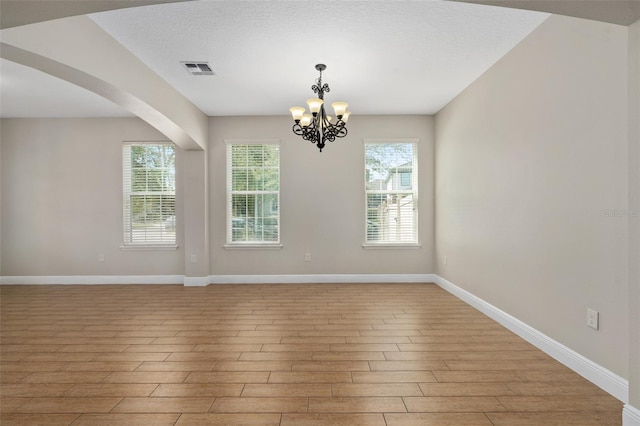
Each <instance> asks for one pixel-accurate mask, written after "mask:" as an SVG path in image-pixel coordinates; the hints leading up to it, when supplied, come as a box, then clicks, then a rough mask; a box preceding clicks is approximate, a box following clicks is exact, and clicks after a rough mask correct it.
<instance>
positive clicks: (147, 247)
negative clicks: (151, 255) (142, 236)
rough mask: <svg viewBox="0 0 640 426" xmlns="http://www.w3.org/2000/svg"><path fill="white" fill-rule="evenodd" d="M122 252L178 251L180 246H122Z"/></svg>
mask: <svg viewBox="0 0 640 426" xmlns="http://www.w3.org/2000/svg"><path fill="white" fill-rule="evenodd" d="M120 250H178V245H175V244H174V245H151V244H135V245H134V244H131V245H123V246H120Z"/></svg>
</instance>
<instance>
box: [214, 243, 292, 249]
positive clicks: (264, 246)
mask: <svg viewBox="0 0 640 426" xmlns="http://www.w3.org/2000/svg"><path fill="white" fill-rule="evenodd" d="M224 248H225V249H227V250H245V249H246V250H280V249H282V244H225V245H224Z"/></svg>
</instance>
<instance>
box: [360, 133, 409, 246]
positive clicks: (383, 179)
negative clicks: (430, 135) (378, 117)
mask: <svg viewBox="0 0 640 426" xmlns="http://www.w3.org/2000/svg"><path fill="white" fill-rule="evenodd" d="M364 151H365V192H366V203H367V210H366V211H367V213H366V243H367V244H385V243H389V244H396V243H399V244H402V243H404V244H417V243H418V204H417V200H418V167H417V165H418V164H417V153H416V151H417V143H416V142H382V141H381V142H375V143H369V142H368V141H365V149H364Z"/></svg>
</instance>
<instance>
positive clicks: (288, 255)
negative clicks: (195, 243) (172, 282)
mask: <svg viewBox="0 0 640 426" xmlns="http://www.w3.org/2000/svg"><path fill="white" fill-rule="evenodd" d="M292 125H293V122H292V121H291V119H290V118H289V117H215V118H211V119H210V128H209V135H210V138H211V139H210V141H209V163H210V170H211V173H210V185H209V187H210V212H211V214H210V219H211V222H210V228H211V265H212V266H211V267H212V270H213V272H214V273H215V274H218V275H227V274H241V275H245V274H248V275H252V274H425V273H432V272H433V262H432V259H433V244H434V228H433V226H434V222H433V199H434V192H433V176H434V169H433V167H434V163H433V144H434V141H433V117H429V116H352V117H351V119H350V120H349V125H348V128H349V134H348V136H347V137H345V138H344V139H338V140H336V141H335V142H334V143H329V144H328V145H327V146H326V147H325V149H324V150H323V151H322V153H320V152H319V151H318V149H317V148H316V147H315V146H314V145H311V143H310V142H306V141H303V140H302V138H300V137H299V136H296V135H294V134H293V133H292V132H291V126H292ZM384 137H388V138H419V139H420V141H419V147H418V153H419V154H418V155H419V179H420V183H419V215H420V216H419V232H420V234H419V240H420V243H421V244H422V247H421V248H420V249H418V250H416V249H410V250H399V249H395V250H394V249H387V250H365V249H363V248H362V243H363V242H364V232H365V230H364V226H365V225H364V223H365V222H364V215H365V199H364V144H363V138H384ZM244 138H249V139H260V138H262V139H280V146H281V154H280V156H281V165H280V167H281V190H280V191H281V194H280V197H281V204H280V206H281V234H282V237H281V242H282V245H283V248H282V249H280V250H235V249H234V250H229V249H225V248H224V247H223V246H224V244H225V243H226V233H225V223H226V222H225V219H224V218H225V217H226V210H225V197H226V196H225V188H226V187H225V167H226V163H225V161H226V160H225V159H226V156H225V143H224V141H225V139H244ZM307 252H308V253H310V254H311V262H305V260H304V254H305V253H307Z"/></svg>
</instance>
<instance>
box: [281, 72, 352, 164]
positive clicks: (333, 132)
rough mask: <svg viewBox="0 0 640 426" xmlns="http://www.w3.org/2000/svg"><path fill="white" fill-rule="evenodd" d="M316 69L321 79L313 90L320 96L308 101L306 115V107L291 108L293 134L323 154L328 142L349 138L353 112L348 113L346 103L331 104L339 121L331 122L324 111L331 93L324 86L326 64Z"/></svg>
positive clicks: (326, 86)
mask: <svg viewBox="0 0 640 426" xmlns="http://www.w3.org/2000/svg"><path fill="white" fill-rule="evenodd" d="M316 69H317V70H318V71H320V77H318V79H317V80H316V84H314V85H313V86H311V90H313V92H314V93H317V94H318V97H317V98H310V99H307V105H308V106H309V112H310V113H311V114H305V112H306V111H305V109H304V107H299V106H295V107H292V108H289V111H291V115H292V116H293V120H294V121H295V124H294V125H293V133H295V134H296V135H298V136H302V139H304V140H306V141H309V142H311V143H313V144H316V145H317V146H318V148H319V149H320V152H322V148H324V146H325V144H326V143H327V142H333V141H335V140H336V138H344V137H345V136H347V128H346V127H345V125H346V124H347V120H348V119H349V114H351V112H349V111H347V107H348V106H349V104H347V103H346V102H334V103H332V104H331V106H332V107H333V111H334V112H335V114H336V117H337V120H336V122H335V123H332V122H331V116H328V115H327V114H326V113H325V111H324V94H325V93H327V92H329V85H328V84H327V83H325V84H322V71H324V70H325V69H327V66H326V65H325V64H318V65H316Z"/></svg>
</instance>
